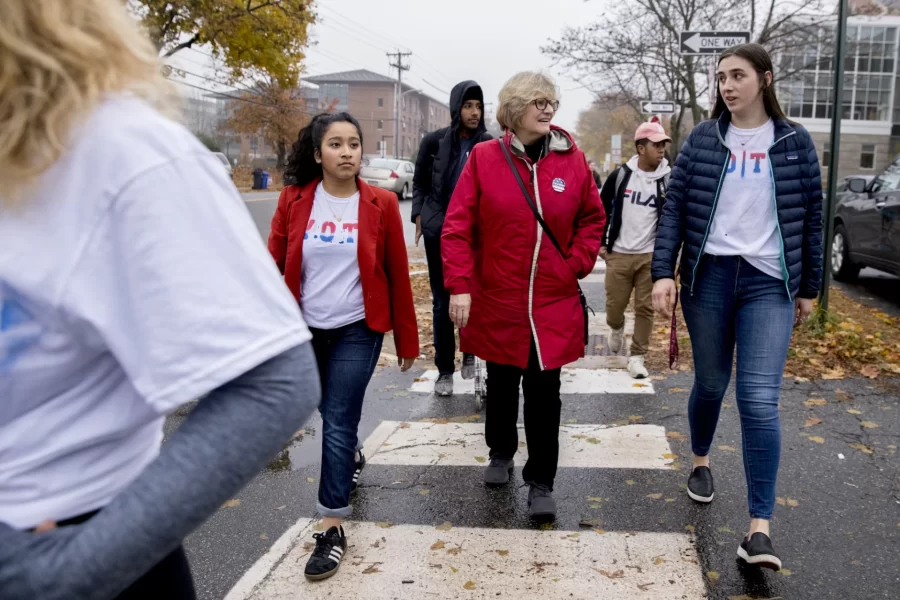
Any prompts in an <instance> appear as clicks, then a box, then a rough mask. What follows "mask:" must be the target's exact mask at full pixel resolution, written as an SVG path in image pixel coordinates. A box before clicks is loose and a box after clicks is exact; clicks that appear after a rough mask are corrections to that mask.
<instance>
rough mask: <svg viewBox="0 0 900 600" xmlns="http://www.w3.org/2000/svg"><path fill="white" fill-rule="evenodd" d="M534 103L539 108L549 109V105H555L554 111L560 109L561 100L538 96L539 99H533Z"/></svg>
mask: <svg viewBox="0 0 900 600" xmlns="http://www.w3.org/2000/svg"><path fill="white" fill-rule="evenodd" d="M531 103H532V104H534V107H535V108H537V109H538V110H547V107H548V106H552V107H553V112H556V111H558V110H559V100H547V99H546V98H538V99H537V100H532V101H531Z"/></svg>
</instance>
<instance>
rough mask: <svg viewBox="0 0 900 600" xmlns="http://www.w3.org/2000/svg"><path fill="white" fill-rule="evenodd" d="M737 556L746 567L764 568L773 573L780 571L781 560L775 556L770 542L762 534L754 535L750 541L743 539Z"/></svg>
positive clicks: (767, 537)
mask: <svg viewBox="0 0 900 600" xmlns="http://www.w3.org/2000/svg"><path fill="white" fill-rule="evenodd" d="M737 555H738V556H739V557H740V558H741V560H743V561H744V562H745V563H747V564H748V565H755V566H757V567H765V568H766V569H772V570H773V571H780V570H781V559H780V558H778V555H777V554H775V549H774V548H773V547H772V540H770V539H769V536H767V535H766V534H764V533H760V532H757V533H754V534H753V535H751V536H750V539H747V538H744V541H743V542H741V545H740V546H738V550H737Z"/></svg>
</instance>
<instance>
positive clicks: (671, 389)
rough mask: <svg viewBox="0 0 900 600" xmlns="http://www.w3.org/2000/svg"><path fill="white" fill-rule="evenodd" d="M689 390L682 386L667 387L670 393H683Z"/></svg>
mask: <svg viewBox="0 0 900 600" xmlns="http://www.w3.org/2000/svg"><path fill="white" fill-rule="evenodd" d="M689 391H690V390H686V389H684V388H669V393H670V394H683V393H685V392H689Z"/></svg>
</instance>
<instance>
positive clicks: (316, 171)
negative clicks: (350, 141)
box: [284, 112, 363, 187]
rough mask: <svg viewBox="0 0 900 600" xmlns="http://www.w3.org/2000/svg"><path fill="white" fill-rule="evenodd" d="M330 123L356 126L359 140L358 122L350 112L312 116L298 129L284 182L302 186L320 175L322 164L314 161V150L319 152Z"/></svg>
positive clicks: (361, 139) (360, 132) (360, 140)
mask: <svg viewBox="0 0 900 600" xmlns="http://www.w3.org/2000/svg"><path fill="white" fill-rule="evenodd" d="M332 123H350V124H351V125H353V126H354V127H356V131H357V133H358V134H359V142H360V145H362V141H363V135H362V128H361V127H360V126H359V122H357V120H356V119H355V118H353V116H352V115H351V114H350V113H346V112H341V113H321V114H318V115H316V116H315V117H313V118H312V120H311V121H310V122H309V124H308V125H307V126H306V127H304V128H303V129H301V130H300V134H299V135H298V136H297V141H296V142H294V146H293V148H291V153H290V155H289V156H288V160H287V166H286V167H285V169H284V184H285V185H298V186H301V187H302V186H304V185H307V184H309V183H312V182H313V181H315V180H316V179H320V178H321V177H322V165H321V164H319V163H318V162H316V152H321V149H322V140H323V139H324V137H325V133H326V132H327V131H328V128H329V127H331V125H332Z"/></svg>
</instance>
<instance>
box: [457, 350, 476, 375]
mask: <svg viewBox="0 0 900 600" xmlns="http://www.w3.org/2000/svg"><path fill="white" fill-rule="evenodd" d="M460 375H461V376H462V378H463V379H475V355H474V354H467V353H465V352H463V359H462V370H461V372H460Z"/></svg>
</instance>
